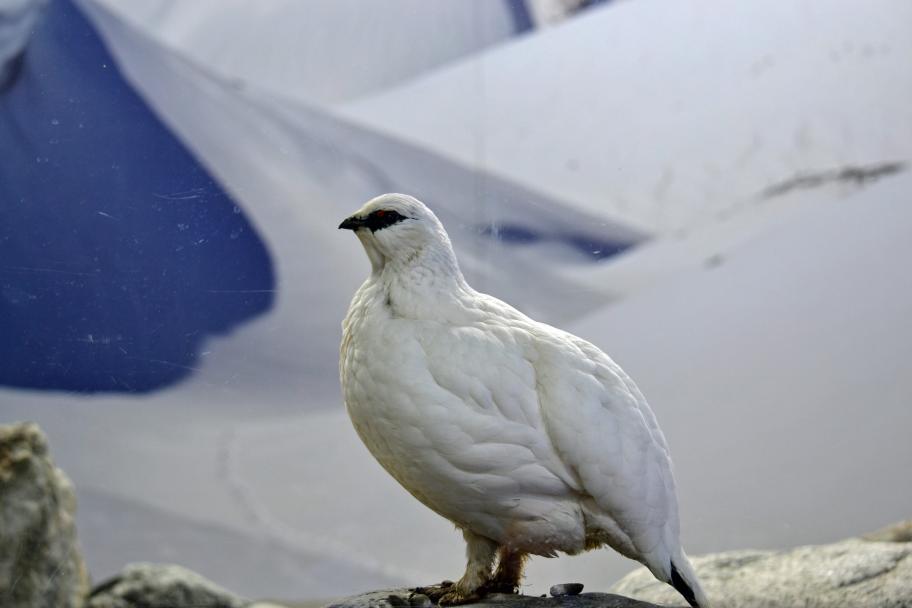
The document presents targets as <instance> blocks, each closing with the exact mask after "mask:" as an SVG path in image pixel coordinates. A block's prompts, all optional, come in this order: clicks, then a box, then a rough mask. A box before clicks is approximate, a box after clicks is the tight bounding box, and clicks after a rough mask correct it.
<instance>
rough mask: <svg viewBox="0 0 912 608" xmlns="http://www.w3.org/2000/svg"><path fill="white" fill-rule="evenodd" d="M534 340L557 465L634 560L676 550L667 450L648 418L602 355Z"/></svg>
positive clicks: (568, 342) (554, 333)
mask: <svg viewBox="0 0 912 608" xmlns="http://www.w3.org/2000/svg"><path fill="white" fill-rule="evenodd" d="M536 335H537V340H536V344H537V352H538V355H539V357H538V359H537V361H536V362H535V371H536V375H537V390H538V394H539V400H540V403H541V408H542V417H543V420H544V423H545V426H546V427H547V429H548V432H549V434H550V436H551V440H552V442H553V444H554V446H555V448H556V449H557V451H558V453H559V454H560V457H561V458H562V459H563V460H564V462H565V463H566V464H567V465H568V466H570V467H571V468H572V469H573V470H574V471H575V472H576V474H577V475H578V476H579V479H580V481H581V483H582V486H583V490H584V491H585V493H586V494H588V495H590V496H591V497H592V498H593V499H594V501H595V503H596V505H597V506H598V508H599V509H600V510H601V512H603V513H604V514H605V515H607V516H608V517H609V518H610V520H613V522H614V524H616V526H617V527H618V528H620V530H621V531H623V532H624V533H625V534H626V535H627V537H628V538H629V541H630V543H631V544H632V546H633V549H635V551H636V553H638V554H639V555H640V556H642V557H644V558H647V559H649V558H650V556H654V557H655V558H658V557H661V556H662V555H663V554H664V553H665V551H667V549H666V548H668V547H674V546H676V545H677V535H678V514H677V501H676V498H675V487H674V477H673V474H672V468H671V460H670V458H669V454H668V447H667V444H666V443H665V437H664V436H663V435H662V431H661V430H660V429H659V426H658V424H657V422H656V419H655V415H654V414H653V413H652V410H650V409H649V406H648V405H647V403H646V400H645V398H644V397H643V395H642V393H641V392H640V391H639V389H638V388H637V387H636V385H635V384H634V383H633V381H632V380H631V379H630V378H629V377H628V376H627V374H625V373H624V371H623V370H622V369H621V368H620V367H619V366H618V365H617V364H616V363H614V361H612V360H611V359H610V358H609V357H608V356H607V355H606V354H605V353H603V352H602V351H601V350H599V349H598V348H596V347H595V346H593V345H592V344H590V343H588V342H586V341H585V340H582V339H580V338H578V337H576V336H573V335H571V334H568V333H566V332H562V331H560V330H556V329H554V328H552V327H549V326H540V328H539V331H537V332H536ZM625 540H626V539H625ZM628 550H629V549H628ZM665 567H667V566H665Z"/></svg>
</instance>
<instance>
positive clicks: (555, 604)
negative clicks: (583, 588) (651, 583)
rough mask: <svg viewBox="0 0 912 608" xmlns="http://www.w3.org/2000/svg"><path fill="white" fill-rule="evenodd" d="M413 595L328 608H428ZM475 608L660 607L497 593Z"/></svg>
mask: <svg viewBox="0 0 912 608" xmlns="http://www.w3.org/2000/svg"><path fill="white" fill-rule="evenodd" d="M410 595H411V594H410V592H409V590H408V589H387V590H384V591H372V592H370V593H364V594H362V595H356V596H354V597H349V598H346V599H344V600H340V601H338V602H335V603H333V604H330V605H328V606H326V608H426V605H427V604H429V601H428V599H427V597H426V596H423V595H421V596H413V597H410ZM471 605H472V606H482V607H484V608H660V607H658V606H656V605H655V604H650V603H648V602H642V601H638V600H632V599H630V598H626V597H621V596H619V595H612V594H610V593H581V594H579V595H562V596H559V597H535V596H530V595H507V594H503V593H495V594H492V595H489V596H488V597H486V598H485V599H484V600H482V601H481V602H478V603H477V604H471Z"/></svg>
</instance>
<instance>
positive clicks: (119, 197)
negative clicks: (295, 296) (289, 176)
mask: <svg viewBox="0 0 912 608" xmlns="http://www.w3.org/2000/svg"><path fill="white" fill-rule="evenodd" d="M187 102H188V103H193V100H187ZM275 285H276V282H275V277H274V272H273V267H272V263H271V260H270V257H269V253H268V252H267V249H266V247H265V245H264V243H263V242H262V241H261V239H260V238H259V236H258V235H257V234H256V232H255V230H254V229H253V227H252V226H251V224H250V223H249V222H248V221H247V218H246V217H245V215H244V213H243V212H242V210H241V209H240V208H239V207H237V206H236V205H235V203H234V202H233V201H232V200H231V198H230V197H229V196H228V195H227V194H226V193H225V192H224V191H223V190H222V189H221V187H220V186H219V185H218V184H217V183H216V182H215V181H214V180H213V178H212V177H211V176H210V175H209V174H208V173H207V172H206V171H205V169H203V168H202V167H201V166H200V164H199V163H198V162H197V161H196V160H195V159H194V158H193V156H192V155H191V154H190V153H189V152H188V151H187V149H186V148H185V147H184V146H183V145H182V144H181V143H180V142H179V141H178V140H177V139H176V138H175V136H174V135H173V134H171V133H170V132H169V131H168V129H167V128H166V127H165V126H164V125H163V124H162V123H161V122H160V121H159V120H158V119H157V118H156V117H155V115H154V114H153V113H152V112H151V111H150V110H149V108H148V107H147V106H146V105H145V103H144V102H143V101H142V100H141V99H140V98H139V96H137V94H136V93H135V92H134V91H133V89H132V88H131V87H130V85H128V84H127V83H126V81H125V80H124V79H123V77H121V75H120V74H119V73H118V70H117V68H116V67H115V64H114V62H113V61H112V57H111V55H110V54H109V53H108V52H107V50H106V49H105V48H104V46H103V45H102V43H101V41H100V39H99V37H98V35H97V34H96V33H95V31H94V30H93V28H92V27H91V26H90V25H89V23H88V22H87V21H86V19H85V18H84V17H83V15H82V14H81V13H80V12H79V10H78V9H76V8H75V7H74V6H73V5H72V4H71V2H70V1H69V0H54V2H51V4H50V6H49V7H48V10H47V14H46V15H45V16H44V18H43V20H42V21H41V22H40V23H39V25H38V27H37V28H36V30H35V32H34V34H33V36H32V38H31V41H30V43H29V46H28V47H27V49H26V52H25V54H24V56H23V57H22V58H21V63H20V65H19V66H18V69H17V70H16V72H15V79H14V80H12V82H9V83H7V84H6V86H5V87H4V90H3V91H2V92H0V385H6V386H13V387H21V388H31V389H50V390H66V391H78V392H111V391H116V392H148V391H152V390H156V389H159V388H163V387H166V386H168V385H170V384H172V383H174V382H177V381H179V380H181V379H182V378H184V377H185V376H187V375H188V374H189V373H191V372H192V371H193V368H194V364H195V362H196V360H197V357H198V348H199V346H200V343H201V341H202V340H203V339H204V338H205V337H206V336H207V335H209V334H213V333H221V332H226V331H228V330H229V329H231V328H233V327H235V326H236V325H238V324H239V323H241V322H243V321H245V320H249V319H251V318H252V317H254V316H256V315H259V314H262V313H263V312H265V311H266V310H268V309H269V308H270V307H271V305H272V303H273V296H274V293H273V292H274V290H275Z"/></svg>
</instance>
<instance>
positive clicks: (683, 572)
mask: <svg viewBox="0 0 912 608" xmlns="http://www.w3.org/2000/svg"><path fill="white" fill-rule="evenodd" d="M667 582H668V584H669V585H671V586H672V587H674V588H675V589H676V590H677V591H678V593H680V594H681V595H683V596H684V599H686V600H687V603H688V604H690V605H691V606H693V608H710V604H709V599H707V597H706V594H705V593H703V588H702V587H701V586H700V581H699V580H698V579H697V573H696V572H694V569H693V565H691V563H690V560H689V559H688V558H687V556H686V555H685V554H684V551H683V550H679V551H678V552H677V555H675V556H674V557H672V558H671V576H670V577H669V580H668V581H667Z"/></svg>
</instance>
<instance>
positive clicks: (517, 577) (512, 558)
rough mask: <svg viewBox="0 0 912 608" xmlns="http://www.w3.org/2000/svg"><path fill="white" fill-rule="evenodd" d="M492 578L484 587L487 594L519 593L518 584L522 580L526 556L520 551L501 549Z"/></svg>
mask: <svg viewBox="0 0 912 608" xmlns="http://www.w3.org/2000/svg"><path fill="white" fill-rule="evenodd" d="M498 555H499V559H498V562H497V569H496V570H495V571H494V577H493V578H492V579H491V580H490V581H489V582H488V584H487V585H485V590H487V591H488V592H489V593H519V582H520V581H521V580H522V575H523V567H524V566H525V565H526V560H527V559H528V557H529V556H528V555H527V554H525V553H522V552H520V551H511V550H510V549H507V548H506V547H501V548H500V550H499V551H498Z"/></svg>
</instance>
